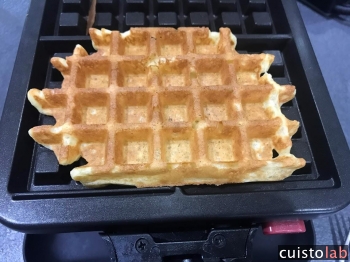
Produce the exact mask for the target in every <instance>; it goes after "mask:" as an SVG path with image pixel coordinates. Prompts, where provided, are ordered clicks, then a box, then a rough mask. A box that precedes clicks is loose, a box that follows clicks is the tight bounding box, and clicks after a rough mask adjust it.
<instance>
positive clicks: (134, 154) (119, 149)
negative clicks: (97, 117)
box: [115, 129, 153, 165]
mask: <svg viewBox="0 0 350 262" xmlns="http://www.w3.org/2000/svg"><path fill="white" fill-rule="evenodd" d="M115 138H116V139H115V161H116V164H119V165H125V164H126V165H135V164H148V163H150V162H151V159H152V156H153V143H152V141H153V137H152V131H151V130H149V129H137V130H130V129H129V130H127V131H120V132H117V134H116V136H115Z"/></svg>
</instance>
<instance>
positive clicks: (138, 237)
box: [101, 227, 257, 262]
mask: <svg viewBox="0 0 350 262" xmlns="http://www.w3.org/2000/svg"><path fill="white" fill-rule="evenodd" d="M256 230H257V227H250V228H234V229H213V230H211V231H210V232H208V233H207V237H206V238H205V239H204V238H203V237H202V238H201V239H200V240H193V239H191V240H188V239H185V240H183V241H182V240H181V235H176V234H178V233H176V232H171V236H172V237H171V238H170V239H171V240H170V241H169V233H164V234H159V233H158V234H157V236H156V237H154V236H153V234H106V233H103V234H101V236H102V238H103V239H104V240H106V242H107V244H108V246H109V248H110V256H111V261H113V262H136V261H138V262H163V261H166V262H177V261H191V262H197V261H203V262H220V261H224V262H229V261H235V262H243V261H244V262H249V261H252V241H253V237H254V235H255V232H256ZM189 234H191V233H189Z"/></svg>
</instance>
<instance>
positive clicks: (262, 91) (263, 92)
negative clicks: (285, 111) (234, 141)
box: [241, 85, 279, 120]
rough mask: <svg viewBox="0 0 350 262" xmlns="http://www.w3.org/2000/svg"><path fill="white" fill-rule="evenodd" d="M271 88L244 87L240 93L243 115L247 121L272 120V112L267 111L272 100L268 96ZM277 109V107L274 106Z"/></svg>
mask: <svg viewBox="0 0 350 262" xmlns="http://www.w3.org/2000/svg"><path fill="white" fill-rule="evenodd" d="M271 91H272V86H269V85H261V86H246V88H244V89H242V91H241V102H242V106H243V113H244V116H245V118H246V119H247V120H268V119H271V118H272V115H273V112H272V111H270V110H269V104H267V102H269V103H271V102H272V101H273V100H274V99H271V98H270V97H269V96H273V95H272V94H270V92H271ZM266 101H267V102H266ZM275 106H277V107H279V105H275Z"/></svg>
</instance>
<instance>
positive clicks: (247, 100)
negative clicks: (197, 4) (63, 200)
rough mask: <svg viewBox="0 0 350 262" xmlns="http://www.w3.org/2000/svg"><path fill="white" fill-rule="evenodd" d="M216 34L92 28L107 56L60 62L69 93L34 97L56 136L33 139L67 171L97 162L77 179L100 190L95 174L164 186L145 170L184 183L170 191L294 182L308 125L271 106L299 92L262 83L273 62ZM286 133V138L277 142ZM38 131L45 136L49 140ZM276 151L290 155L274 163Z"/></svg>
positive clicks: (79, 52)
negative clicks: (294, 146) (295, 147)
mask: <svg viewBox="0 0 350 262" xmlns="http://www.w3.org/2000/svg"><path fill="white" fill-rule="evenodd" d="M209 35H210V34H209V30H208V29H200V30H198V28H197V29H191V28H182V29H180V30H179V31H176V30H173V29H164V30H160V29H138V30H137V29H134V30H132V31H131V35H122V34H120V33H119V32H112V33H111V32H109V31H107V30H102V31H99V30H92V31H91V37H92V40H93V42H94V46H95V48H97V49H98V50H99V52H98V53H97V54H95V55H92V56H88V55H87V53H86V51H85V50H84V49H83V48H82V47H80V46H77V47H76V49H75V50H74V54H73V56H72V57H68V58H67V61H65V60H64V59H60V58H54V59H52V63H53V65H54V66H55V67H56V68H57V69H59V70H60V71H61V72H62V74H63V75H64V77H65V80H64V82H63V84H62V89H51V90H49V89H46V90H44V91H42V92H38V93H36V94H33V96H34V97H36V98H35V99H34V100H35V101H37V102H38V103H39V104H41V108H40V106H39V108H38V106H36V107H37V108H38V109H39V110H41V112H42V113H44V114H48V115H53V116H54V117H55V118H56V121H57V122H56V125H55V127H54V128H52V127H50V126H46V127H36V128H34V129H32V130H34V131H32V133H31V135H32V136H33V137H34V139H36V140H37V141H38V142H39V143H41V144H44V145H46V146H48V147H49V148H51V149H53V150H54V151H55V153H56V155H57V156H58V159H59V162H60V163H61V164H70V163H72V162H73V161H75V160H77V159H78V158H79V157H80V154H81V155H82V157H84V158H85V159H86V160H87V162H88V163H89V164H88V165H87V167H81V168H76V169H75V170H80V171H79V172H75V171H73V172H72V173H71V174H72V176H73V178H75V179H76V180H81V181H82V182H83V183H84V184H94V183H95V182H94V180H96V178H93V176H92V179H90V178H89V176H88V175H93V174H97V175H100V176H101V177H100V178H101V179H102V180H98V183H104V182H106V180H103V175H104V174H108V173H111V172H112V173H116V174H125V173H134V174H135V173H136V174H137V175H136V176H135V175H134V174H133V176H134V178H133V179H134V180H129V178H127V177H126V178H121V177H119V180H118V182H119V183H122V184H136V185H137V186H141V187H142V186H152V185H157V183H159V178H157V177H156V178H154V179H155V180H154V181H152V180H150V181H148V182H146V183H145V182H144V180H145V179H142V176H143V175H145V174H144V173H143V172H146V173H147V170H148V171H152V172H154V173H156V174H157V173H159V174H161V173H164V170H167V168H168V173H169V178H170V176H171V174H172V171H171V170H176V169H178V171H177V173H181V175H180V180H179V181H176V180H168V181H166V182H165V184H166V185H181V184H186V183H191V184H200V183H206V182H208V183H215V184H221V183H226V182H244V181H251V180H253V181H255V180H279V179H282V178H285V177H286V176H287V175H290V174H291V173H292V171H294V170H295V169H296V168H300V167H301V166H302V165H303V160H301V159H296V158H294V156H292V155H289V150H290V147H291V139H290V137H291V136H292V135H293V134H294V133H295V132H296V131H297V129H298V122H296V121H289V120H287V119H286V118H285V117H284V116H283V115H282V114H281V113H280V104H277V105H273V106H272V107H271V105H266V104H265V105H264V101H268V100H269V99H270V97H271V96H277V97H276V98H275V99H277V100H278V99H279V102H280V103H281V104H282V103H284V102H287V101H288V100H290V99H291V98H292V97H293V96H294V87H292V86H279V85H275V84H274V82H273V81H272V79H269V77H268V75H267V74H265V75H264V76H262V77H260V74H261V73H264V72H266V71H267V70H268V68H269V66H270V64H271V63H272V60H273V57H272V56H270V55H265V54H261V55H252V56H247V55H239V54H238V53H236V51H235V50H234V46H235V44H236V43H235V39H234V38H232V37H230V32H229V30H227V29H221V31H220V38H216V39H217V40H213V39H210V38H209V37H208V36H209ZM156 39H157V40H156ZM218 39H220V40H218ZM131 54H134V55H133V56H130V55H131ZM174 56H176V60H175V61H172V60H174ZM277 100H276V101H277ZM31 102H32V101H31ZM32 103H33V102H32ZM33 104H34V105H35V102H34V103H33ZM67 105H75V106H74V107H70V106H67ZM65 108H66V110H65ZM281 127H282V128H281ZM283 127H284V128H286V130H283ZM43 130H44V131H43ZM279 130H280V132H282V133H283V132H284V134H283V135H276V132H277V131H279ZM35 132H37V135H39V134H41V135H42V132H43V133H44V138H45V139H46V140H45V139H44V140H43V139H42V138H39V136H37V135H36V134H35ZM60 142H62V143H63V146H61V145H59V143H60ZM273 149H275V150H276V152H278V153H280V154H281V157H279V158H275V159H274V160H273V161H272V157H273V155H272V154H273ZM107 152H113V153H108V154H107ZM101 156H103V157H101ZM267 161H269V162H267ZM270 162H271V163H270ZM267 163H270V164H272V165H273V164H276V166H275V167H276V168H279V169H285V170H284V171H282V172H281V170H280V172H279V175H277V176H276V175H274V174H272V175H271V174H270V175H268V174H267V173H266V172H265V173H266V174H263V175H260V176H259V175H257V174H256V172H245V171H243V172H242V170H244V168H245V169H247V168H248V169H249V168H250V169H251V170H258V169H259V168H261V167H263V166H266V165H269V164H267ZM179 165H181V166H182V167H183V168H184V170H189V171H190V172H193V171H195V170H196V168H198V167H202V169H201V170H202V174H201V175H203V174H209V173H213V169H211V168H209V167H213V166H215V168H216V169H219V170H220V169H222V170H226V171H225V174H226V175H227V174H229V176H227V177H224V178H220V176H218V177H216V178H213V177H211V178H210V177H209V178H207V179H208V180H203V177H202V178H201V177H200V176H199V177H195V176H196V175H195V176H194V177H193V176H192V177H191V176H190V177H189V178H188V180H186V179H185V180H181V177H182V176H183V175H184V172H185V171H183V170H182V171H181V168H180V169H179ZM169 166H171V167H170V171H169ZM90 167H93V170H91V168H90ZM230 169H231V170H236V172H228V171H227V170H230ZM81 170H83V171H81ZM179 170H180V171H179ZM216 171H217V170H216ZM84 172H85V174H86V176H85V175H81V174H82V173H84ZM218 173H219V174H220V172H218ZM247 173H248V174H249V175H248V176H247ZM138 174H140V176H141V177H138ZM237 174H239V175H237ZM254 176H255V177H254ZM105 179H107V178H105ZM182 179H183V178H182ZM203 181H204V182H203ZM114 182H116V181H114ZM160 183H161V182H160Z"/></svg>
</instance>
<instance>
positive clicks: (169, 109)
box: [159, 91, 194, 122]
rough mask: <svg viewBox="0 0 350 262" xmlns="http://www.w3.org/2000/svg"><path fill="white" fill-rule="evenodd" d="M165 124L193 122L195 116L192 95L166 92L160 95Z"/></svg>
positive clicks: (181, 92) (183, 92)
mask: <svg viewBox="0 0 350 262" xmlns="http://www.w3.org/2000/svg"><path fill="white" fill-rule="evenodd" d="M159 101H160V108H161V118H162V121H163V122H187V121H192V119H193V115H194V109H193V97H192V93H191V92H188V91H172V92H169V91H166V92H162V93H160V94H159Z"/></svg>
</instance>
